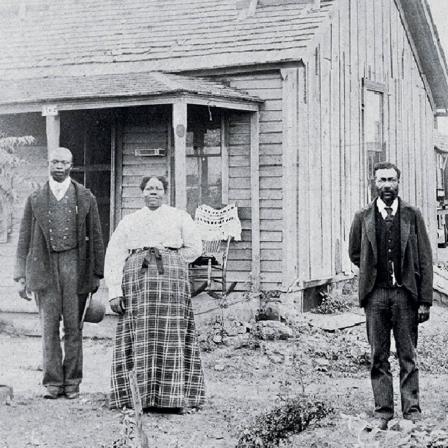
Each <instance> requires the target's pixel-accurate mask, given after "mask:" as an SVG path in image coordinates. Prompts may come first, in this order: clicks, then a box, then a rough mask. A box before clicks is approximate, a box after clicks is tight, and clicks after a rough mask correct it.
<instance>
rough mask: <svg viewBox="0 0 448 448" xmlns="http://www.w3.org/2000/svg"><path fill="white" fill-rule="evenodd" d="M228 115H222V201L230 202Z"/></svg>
mask: <svg viewBox="0 0 448 448" xmlns="http://www.w3.org/2000/svg"><path fill="white" fill-rule="evenodd" d="M228 128H229V126H228V117H227V116H226V114H223V115H222V117H221V182H222V203H223V204H228V203H229V142H228Z"/></svg>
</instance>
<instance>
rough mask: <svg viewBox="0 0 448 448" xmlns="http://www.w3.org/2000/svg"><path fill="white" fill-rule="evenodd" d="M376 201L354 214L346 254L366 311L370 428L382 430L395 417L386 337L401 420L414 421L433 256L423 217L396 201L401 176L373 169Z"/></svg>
mask: <svg viewBox="0 0 448 448" xmlns="http://www.w3.org/2000/svg"><path fill="white" fill-rule="evenodd" d="M374 173H375V186H376V190H377V194H378V197H377V198H376V199H375V200H374V201H373V202H372V203H370V204H369V205H368V206H367V207H365V208H364V209H362V210H360V211H358V212H357V213H356V214H355V217H354V220H353V223H352V227H351V230H350V241H349V254H350V259H351V260H352V262H353V263H354V264H355V265H356V266H358V267H359V301H360V306H361V307H364V308H365V312H366V321H367V336H368V340H369V343H370V346H371V355H372V361H371V381H372V388H373V395H374V399H375V416H376V417H377V421H376V422H375V426H377V427H379V428H380V429H386V428H387V423H388V421H389V420H390V419H392V418H393V415H394V396H393V388H392V374H391V371H390V364H389V355H390V334H391V330H392V331H393V333H394V338H395V343H396V348H397V354H398V359H399V364H400V392H401V407H402V412H403V417H404V418H405V419H409V420H412V421H415V420H418V419H419V417H420V414H421V410H420V404H419V383H418V365H417V353H416V347H417V332H418V323H421V322H424V321H426V320H428V319H429V309H430V306H431V304H432V276H433V271H432V255H431V245H430V242H429V239H428V235H427V233H426V229H425V224H424V222H423V218H422V215H421V213H420V211H419V210H418V209H416V208H415V207H412V206H410V205H409V204H407V203H406V202H404V201H403V200H402V199H401V198H400V197H398V186H399V182H400V170H399V169H398V168H397V167H396V166H395V165H394V164H392V163H389V162H382V163H378V164H377V165H375V168H374Z"/></svg>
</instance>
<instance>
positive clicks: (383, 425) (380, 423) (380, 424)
mask: <svg viewBox="0 0 448 448" xmlns="http://www.w3.org/2000/svg"><path fill="white" fill-rule="evenodd" d="M388 424H389V420H387V419H385V418H378V419H376V420H375V421H374V423H373V427H374V428H378V429H381V431H385V430H386V429H387V425H388Z"/></svg>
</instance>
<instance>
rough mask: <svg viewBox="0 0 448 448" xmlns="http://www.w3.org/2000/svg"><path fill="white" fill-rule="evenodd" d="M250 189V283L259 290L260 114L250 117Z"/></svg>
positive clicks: (256, 113) (255, 113) (253, 114)
mask: <svg viewBox="0 0 448 448" xmlns="http://www.w3.org/2000/svg"><path fill="white" fill-rule="evenodd" d="M250 188H251V227H252V229H251V232H252V283H253V287H254V289H255V290H256V291H257V290H259V288H260V271H261V262H260V254H261V251H260V113H259V112H254V113H252V114H251V116H250Z"/></svg>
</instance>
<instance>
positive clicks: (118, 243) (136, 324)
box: [105, 176, 205, 412]
mask: <svg viewBox="0 0 448 448" xmlns="http://www.w3.org/2000/svg"><path fill="white" fill-rule="evenodd" d="M167 186H168V184H167V181H166V179H165V178H164V177H156V176H149V177H144V178H143V179H142V182H141V185H140V188H141V190H142V193H143V199H144V201H145V206H144V207H143V208H142V209H140V210H138V211H137V212H135V213H132V214H130V215H127V216H125V217H124V218H123V219H122V221H121V222H120V223H119V225H118V226H117V228H116V230H115V232H114V233H113V235H112V237H111V239H110V242H109V246H108V248H107V251H106V262H105V280H106V285H107V286H108V288H109V297H110V306H111V309H112V311H114V312H115V313H118V314H119V321H118V325H117V330H116V335H115V345H114V352H113V361H112V377H111V396H110V407H111V408H123V407H133V405H132V403H133V402H132V395H131V389H130V383H129V374H128V373H129V372H130V371H131V370H132V371H134V373H135V377H136V380H137V385H138V389H139V392H140V396H141V400H142V407H143V408H144V409H145V408H161V409H165V410H169V411H173V412H184V411H185V410H186V409H188V408H191V407H200V406H201V405H202V404H203V402H204V398H205V389H204V377H203V371H202V366H201V359H200V354H199V348H198V344H197V340H196V334H195V325H194V316H193V310H192V306H191V296H190V285H189V279H188V263H189V262H192V261H194V260H195V259H196V258H197V257H199V256H200V255H201V252H202V242H201V239H200V236H199V234H198V231H197V229H196V226H195V224H194V222H193V220H192V219H191V217H190V215H188V213H186V212H185V211H183V210H180V209H176V208H174V207H170V206H168V205H166V204H164V198H165V195H166V191H167Z"/></svg>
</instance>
